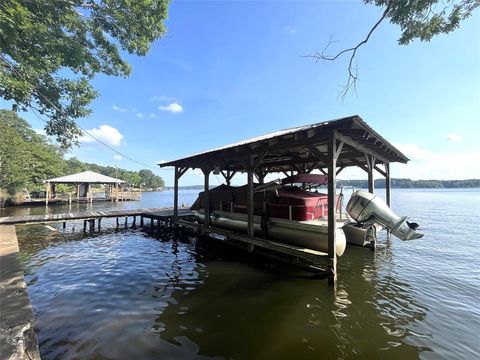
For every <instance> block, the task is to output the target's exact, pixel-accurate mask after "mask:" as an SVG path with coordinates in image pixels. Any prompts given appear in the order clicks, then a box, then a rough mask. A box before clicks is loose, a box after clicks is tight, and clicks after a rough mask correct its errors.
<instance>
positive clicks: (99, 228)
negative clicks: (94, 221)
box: [98, 218, 102, 231]
mask: <svg viewBox="0 0 480 360" xmlns="http://www.w3.org/2000/svg"><path fill="white" fill-rule="evenodd" d="M101 228H102V218H98V231H100V230H101Z"/></svg>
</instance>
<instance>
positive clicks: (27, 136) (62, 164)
mask: <svg viewBox="0 0 480 360" xmlns="http://www.w3.org/2000/svg"><path fill="white" fill-rule="evenodd" d="M63 155H64V153H63V152H62V151H61V149H60V148H59V147H58V146H56V145H54V144H52V143H51V142H50V141H49V140H48V139H47V137H46V136H44V135H41V134H38V133H37V132H35V131H34V130H33V129H32V128H31V126H30V125H29V123H28V122H27V121H25V120H24V119H22V118H20V117H19V116H18V115H17V114H16V113H14V112H12V111H8V110H0V199H1V198H7V197H10V198H11V197H13V196H15V195H16V194H19V193H25V192H26V191H29V192H32V191H37V190H45V185H44V183H43V181H44V180H46V179H51V178H54V177H59V176H64V175H70V174H74V173H78V172H82V171H86V170H91V171H95V172H98V173H100V174H104V175H107V176H112V177H115V178H119V179H122V180H124V181H126V182H127V184H128V185H130V186H132V187H136V188H138V187H140V186H141V187H142V188H143V189H158V188H163V186H164V181H163V179H162V178H161V177H160V176H158V175H155V174H154V173H153V172H152V171H150V170H145V169H144V170H140V171H128V170H124V169H120V168H116V167H113V166H100V165H97V164H89V163H84V162H81V161H80V160H78V159H76V158H71V159H68V160H66V159H64V157H63ZM61 190H65V191H68V190H69V189H67V187H65V189H61Z"/></svg>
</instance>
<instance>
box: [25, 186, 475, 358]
mask: <svg viewBox="0 0 480 360" xmlns="http://www.w3.org/2000/svg"><path fill="white" fill-rule="evenodd" d="M417 195H418V194H416V196H417ZM423 196H424V197H425V196H427V198H428V200H429V201H430V202H433V201H434V199H433V200H432V199H431V196H430V195H429V194H428V193H427V194H424V195H423ZM436 196H438V194H437V195H436ZM440 199H441V200H442V204H443V203H444V202H445V201H444V200H443V198H441V197H440ZM449 199H454V198H449ZM455 199H456V197H455ZM460 200H462V201H460ZM464 200H465V198H463V199H459V200H458V201H457V202H458V205H459V206H458V209H459V210H458V211H457V213H456V214H454V216H455V222H457V223H459V224H462V226H461V227H459V226H456V227H455V228H454V229H455V232H456V233H459V234H461V236H459V237H458V236H457V235H456V236H457V237H455V236H453V235H452V231H453V230H452V231H447V230H448V229H450V228H451V227H445V226H444V223H445V218H443V219H441V221H439V220H437V218H438V217H435V218H428V217H426V216H425V215H424V218H422V224H425V227H428V233H433V232H434V231H437V232H436V233H435V236H433V235H430V238H428V237H426V239H425V241H423V242H416V243H415V242H410V243H402V242H399V241H395V240H392V241H390V242H388V241H386V240H383V241H382V247H380V248H379V249H378V251H377V252H376V253H371V252H370V251H369V250H366V249H358V248H349V249H347V252H346V254H345V256H343V257H342V258H341V259H340V261H339V281H338V283H337V285H336V289H335V290H334V291H331V289H329V288H328V287H327V284H326V282H325V281H318V280H307V279H306V277H305V276H304V275H305V274H303V273H299V272H296V270H294V269H291V268H287V267H284V266H282V265H279V264H277V263H274V262H271V261H269V260H265V259H263V258H255V257H253V258H252V257H249V256H247V255H245V254H239V253H238V252H237V250H232V249H230V250H229V248H225V247H224V246H222V245H221V244H218V243H216V242H204V241H197V240H196V239H195V238H188V239H185V238H180V237H177V236H173V235H171V234H170V235H169V234H166V233H162V232H160V233H158V234H156V236H157V239H155V238H152V237H150V236H145V235H144V234H142V233H141V232H139V231H131V230H124V229H119V230H118V231H115V230H114V229H113V228H114V227H115V224H114V220H112V222H111V223H109V222H108V221H107V222H105V223H103V224H102V225H103V226H102V229H103V230H102V233H101V234H83V233H82V232H78V229H81V228H82V226H81V225H82V224H81V223H78V224H75V223H69V224H68V226H67V229H66V231H65V232H63V231H62V229H61V226H58V225H52V227H53V228H54V230H53V231H52V230H51V229H48V228H46V227H44V226H42V225H35V226H25V227H17V232H18V235H19V238H20V241H21V244H20V247H21V250H22V253H21V254H22V256H23V259H24V262H25V266H26V268H27V270H28V276H27V281H28V282H29V293H30V297H31V299H32V303H33V305H34V307H35V315H36V320H37V324H36V326H37V331H38V335H39V340H40V348H41V352H42V355H43V356H44V358H47V359H48V358H59V357H61V358H93V357H102V358H115V359H117V358H120V359H121V358H126V359H131V358H145V359H156V358H175V359H177V358H186V359H190V358H202V357H221V358H237V359H250V358H255V359H271V358H275V359H277V358H278V359H290V358H301V359H318V358H338V359H349V358H355V359H357V358H365V359H367V358H391V359H405V358H418V357H427V358H428V357H430V358H435V357H445V358H457V357H465V358H476V357H478V356H476V355H479V353H478V351H479V350H478V349H480V347H478V346H476V345H478V338H477V337H476V332H475V331H472V329H476V328H479V324H480V323H479V321H478V319H479V317H478V314H479V312H478V301H477V300H478V276H476V275H478V271H477V270H478V269H476V268H473V269H472V266H471V264H473V263H474V262H475V254H476V253H478V251H477V252H475V251H476V249H478V242H476V241H474V240H475V239H473V237H472V234H471V233H470V232H472V231H473V230H472V227H475V226H476V227H477V230H479V229H478V224H480V221H479V222H475V223H472V222H471V221H468V216H467V215H469V214H470V212H466V211H465V209H466V208H465V206H464ZM415 201H417V202H416V203H415V207H414V208H409V209H408V211H407V210H405V211H404V213H409V214H411V215H412V216H413V217H416V218H417V217H421V215H422V214H416V213H415V211H414V210H415V209H416V208H421V207H420V205H419V202H420V201H421V200H419V199H418V196H417V197H416V198H415ZM452 201H453V200H452ZM452 201H450V203H449V204H450V206H453V205H452V204H454V202H452ZM462 211H463V212H462ZM470 215H471V214H470ZM462 221H463V223H462ZM465 222H467V223H465ZM73 226H75V228H76V232H75V233H72V231H73ZM442 226H444V227H443V228H442ZM109 228H110V229H111V230H108V229H109ZM442 229H443V230H442ZM464 229H470V230H469V231H464ZM479 231H480V230H479ZM474 233H475V234H478V231H476V230H475V231H474ZM427 236H428V235H427ZM447 240H448V241H450V242H452V241H456V243H455V246H448V247H447V246H445V243H446V241H447ZM442 241H443V242H442ZM460 250H461V252H460V253H458V252H459V251H460ZM459 254H460V255H462V256H461V257H458V256H456V257H455V256H453V255H459ZM452 259H455V261H452ZM464 259H467V260H468V261H467V260H465V261H464ZM451 269H455V272H456V273H457V275H458V276H457V279H456V281H455V282H452V281H451V279H449V278H448V276H446V274H447V271H452V270H451ZM452 339H453V340H455V341H454V343H455V344H456V346H455V347H452V346H451V343H452V341H451V340H452Z"/></svg>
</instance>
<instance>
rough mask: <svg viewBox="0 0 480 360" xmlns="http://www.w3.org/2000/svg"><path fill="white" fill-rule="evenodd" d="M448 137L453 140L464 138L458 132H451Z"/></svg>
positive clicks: (457, 140)
mask: <svg viewBox="0 0 480 360" xmlns="http://www.w3.org/2000/svg"><path fill="white" fill-rule="evenodd" d="M446 139H447V140H450V141H453V142H459V141H460V140H462V136H461V135H459V134H457V133H451V134H448V135H447V137H446Z"/></svg>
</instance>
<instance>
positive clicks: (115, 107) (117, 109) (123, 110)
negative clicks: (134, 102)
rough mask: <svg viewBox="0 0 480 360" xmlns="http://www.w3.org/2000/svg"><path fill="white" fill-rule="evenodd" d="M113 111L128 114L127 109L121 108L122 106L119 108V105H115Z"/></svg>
mask: <svg viewBox="0 0 480 360" xmlns="http://www.w3.org/2000/svg"><path fill="white" fill-rule="evenodd" d="M112 109H113V110H115V111H120V112H127V111H128V110H127V109H124V108H121V107H120V106H117V105H113V106H112Z"/></svg>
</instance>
